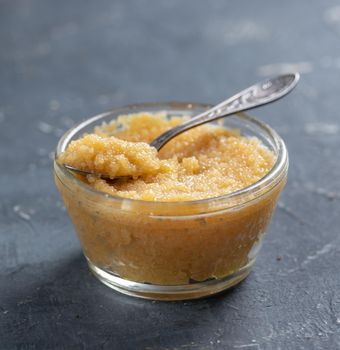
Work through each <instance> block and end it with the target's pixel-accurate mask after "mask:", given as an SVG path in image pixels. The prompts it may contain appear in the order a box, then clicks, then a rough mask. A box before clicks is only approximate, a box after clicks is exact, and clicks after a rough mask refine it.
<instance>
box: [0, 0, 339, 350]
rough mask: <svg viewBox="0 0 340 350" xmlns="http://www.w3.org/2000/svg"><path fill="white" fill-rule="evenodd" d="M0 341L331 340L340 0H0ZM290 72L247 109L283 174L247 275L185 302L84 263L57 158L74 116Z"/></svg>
mask: <svg viewBox="0 0 340 350" xmlns="http://www.w3.org/2000/svg"><path fill="white" fill-rule="evenodd" d="M0 44H1V50H0V77H1V80H0V81H1V87H0V164H1V166H0V167H1V168H0V169H1V170H0V199H1V204H0V348H1V349H100V348H102V349H250V350H253V349H254V350H259V349H262V350H263V349H340V292H339V290H340V273H339V270H340V248H339V247H340V244H339V243H340V235H339V227H340V215H339V214H340V210H339V209H340V205H339V199H340V179H339V172H340V165H339V163H340V162H339V160H340V159H339V158H340V157H339V148H340V137H339V135H340V122H339V120H340V116H339V114H340V112H339V109H340V7H339V5H338V2H337V1H329V0H327V1H317V0H313V1H295V0H289V1H284V2H283V1H281V2H274V1H269V0H268V1H264V0H262V1H261V0H260V1H244V0H242V1H234V2H227V1H222V0H214V1H209V2H208V1H203V0H202V1H198V0H189V1H180V0H173V1H160V0H151V1H144V0H134V1H124V0H119V1H109V0H107V1H67V0H62V1H60V0H59V1H52V0H41V1H38V0H8V1H4V0H2V1H0ZM287 64H288V68H290V66H289V64H293V68H294V67H297V68H298V69H299V70H300V71H301V73H302V80H301V83H300V85H299V87H298V88H297V90H296V91H295V92H294V93H293V94H292V95H290V96H289V97H288V98H287V99H285V100H283V101H280V102H278V103H277V104H276V105H272V106H270V107H265V108H263V109H261V110H258V111H256V112H254V113H253V114H254V115H256V116H258V117H260V118H261V119H263V120H265V121H267V122H269V123H270V124H271V125H272V126H273V127H274V128H276V129H277V130H278V131H279V132H280V133H281V135H282V136H283V137H284V139H285V140H286V141H287V145H288V148H289V151H290V157H291V167H290V179H289V182H288V184H287V187H286V189H285V192H284V194H283V196H282V197H281V201H280V206H279V208H278V210H277V212H276V214H275V217H274V220H273V223H272V225H271V226H270V229H269V235H268V236H267V237H266V240H265V242H264V247H263V249H262V252H261V254H260V257H259V258H258V261H257V264H256V266H255V269H254V271H253V273H252V274H251V275H250V276H249V278H248V279H247V280H246V281H245V282H244V283H242V284H240V285H239V286H237V287H235V288H234V289H233V290H231V291H229V292H227V293H224V294H222V295H219V296H216V297H213V298H210V299H204V300H199V301H190V302H173V303H164V302H151V301H143V300H136V299H132V298H129V297H126V296H123V295H119V294H117V293H115V292H113V291H111V290H110V289H109V288H107V287H105V286H104V285H102V284H100V283H99V282H98V281H97V280H96V279H95V278H94V277H93V276H92V275H91V274H90V273H89V271H88V269H87V266H86V263H85V260H84V258H83V257H82V254H81V250H80V246H79V243H78V241H77V239H76V237H75V234H74V232H73V228H72V226H71V224H70V221H69V219H68V217H67V214H66V212H65V211H64V209H63V205H62V203H61V201H60V197H59V195H58V193H57V191H56V189H55V187H54V183H53V178H52V171H51V159H50V158H49V155H50V154H51V152H53V150H54V147H55V145H56V142H57V139H58V137H59V136H60V134H61V133H62V132H63V131H64V130H66V129H67V128H68V127H69V126H70V124H71V123H72V121H74V122H77V121H80V120H81V119H84V118H85V117H87V116H91V115H93V114H95V113H98V112H101V111H105V110H107V109H110V108H111V107H114V106H120V105H124V104H127V103H133V102H142V101H165V100H194V101H202V102H217V101H219V100H221V99H223V98H225V97H226V96H228V95H230V94H232V93H233V92H236V91H237V90H238V89H241V88H244V87H246V86H247V85H248V84H250V83H253V82H255V81H257V80H258V79H260V78H262V77H264V76H267V75H271V74H275V73H277V72H279V71H282V70H285V69H287Z"/></svg>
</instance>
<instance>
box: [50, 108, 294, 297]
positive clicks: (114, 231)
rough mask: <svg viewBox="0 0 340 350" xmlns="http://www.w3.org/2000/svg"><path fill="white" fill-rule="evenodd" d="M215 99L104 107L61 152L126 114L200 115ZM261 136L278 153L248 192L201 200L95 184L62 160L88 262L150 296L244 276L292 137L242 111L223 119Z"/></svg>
mask: <svg viewBox="0 0 340 350" xmlns="http://www.w3.org/2000/svg"><path fill="white" fill-rule="evenodd" d="M208 107H209V106H208V105H204V104H195V103H178V102H172V103H148V104H138V105H131V106H127V107H123V108H119V109H115V110H113V111H110V112H107V113H104V114H100V115H98V116H95V117H93V118H90V119H88V120H86V121H85V122H83V123H80V124H79V125H77V126H75V127H74V128H72V129H71V130H69V131H68V132H66V133H65V135H64V136H63V137H62V138H61V139H60V141H59V143H58V146H57V150H56V157H58V155H59V154H60V153H61V152H62V151H64V150H65V149H66V147H67V145H68V144H69V142H70V141H72V140H74V139H77V138H79V137H81V136H82V135H83V134H84V133H89V132H92V131H93V129H94V127H95V126H96V125H100V124H101V123H102V122H109V121H111V120H112V119H115V118H117V117H118V116H119V115H121V114H129V113H136V112H142V111H143V112H151V113H152V112H159V111H164V112H165V113H166V114H167V116H169V117H171V116H174V115H176V116H178V115H189V116H194V115H197V114H198V113H200V112H202V111H203V110H205V109H207V108H208ZM222 122H223V125H224V126H226V127H228V128H236V129H240V131H241V134H242V135H246V136H256V137H257V138H259V139H260V140H261V141H262V142H263V143H264V144H265V145H266V146H267V147H268V148H269V149H270V150H272V151H273V153H274V154H275V155H276V162H275V165H274V167H273V168H272V170H271V171H270V172H269V173H268V174H267V175H266V176H265V177H264V178H262V179H261V180H259V181H258V182H257V183H255V184H253V185H251V186H249V187H246V188H244V189H242V190H240V191H237V192H234V193H231V194H227V195H224V196H219V197H216V198H209V199H204V200H197V201H186V202H147V201H139V200H132V199H127V198H121V197H114V196H110V195H108V194H105V193H102V192H99V191H96V190H94V189H93V188H92V187H90V186H89V185H87V184H86V183H84V182H82V181H81V180H80V179H79V178H77V177H76V176H74V175H73V174H72V173H70V172H69V171H67V170H66V169H65V168H64V167H63V166H60V165H59V164H58V163H56V162H54V172H55V181H56V185H57V187H58V189H59V191H60V193H61V195H62V197H63V200H64V203H65V206H66V208H67V210H68V213H69V215H70V217H71V219H72V222H73V224H74V227H75V229H76V232H77V234H78V237H79V240H80V243H81V245H82V248H83V252H84V255H85V257H86V258H87V261H88V264H89V267H90V269H91V270H92V272H93V273H94V274H95V276H96V277H97V278H98V279H99V280H100V281H101V282H103V283H104V284H106V285H108V286H109V287H111V288H113V289H115V290H117V291H119V292H122V293H125V294H129V295H133V296H136V297H141V298H149V299H162V300H183V299H194V298H199V297H203V296H207V295H211V294H214V293H218V292H220V291H222V290H225V289H227V288H229V287H231V286H233V285H235V284H237V283H239V282H240V281H241V280H243V279H244V278H245V277H246V276H247V275H248V274H249V272H250V269H251V267H252V265H253V263H254V261H255V259H256V256H257V254H258V252H259V248H260V245H261V241H262V237H263V234H264V233H265V230H266V228H267V226H268V224H269V222H270V220H271V217H272V213H273V210H274V209H275V206H276V203H277V200H278V197H279V194H280V192H281V190H282V189H283V187H284V185H285V183H286V178H287V170H288V155H287V149H286V147H285V144H284V142H283V141H282V139H281V138H280V137H279V135H278V134H277V133H276V132H275V131H274V130H273V129H271V128H270V127H269V126H268V125H266V124H264V123H262V122H260V121H258V120H256V119H254V118H251V117H249V116H246V115H245V114H239V115H235V116H231V117H227V118H224V119H223V120H222Z"/></svg>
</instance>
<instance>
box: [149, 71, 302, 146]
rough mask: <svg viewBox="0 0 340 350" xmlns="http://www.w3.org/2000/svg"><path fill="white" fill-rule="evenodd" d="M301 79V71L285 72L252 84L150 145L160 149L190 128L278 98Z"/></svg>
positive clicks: (164, 134)
mask: <svg viewBox="0 0 340 350" xmlns="http://www.w3.org/2000/svg"><path fill="white" fill-rule="evenodd" d="M299 79H300V75H299V73H292V74H284V75H279V76H277V77H275V78H272V79H269V80H266V81H262V82H259V83H257V84H255V85H252V86H250V87H249V88H247V89H245V90H243V91H241V92H239V93H237V94H236V95H234V96H232V97H230V98H228V99H227V100H225V101H223V102H221V103H220V104H218V105H216V106H214V107H213V108H211V109H209V110H207V111H205V112H203V113H201V114H199V115H198V116H196V117H194V118H191V119H190V120H188V121H187V122H185V123H183V124H180V125H177V126H176V127H174V128H172V129H170V130H168V131H166V132H164V133H163V134H162V135H160V136H159V137H157V138H156V139H155V140H153V141H152V142H151V144H150V145H151V146H153V147H155V148H156V149H157V150H158V151H159V150H160V149H161V148H162V147H163V146H164V145H165V144H166V143H167V142H169V141H170V140H171V139H172V138H174V137H175V136H177V135H179V134H181V133H182V132H184V131H186V130H188V129H191V128H193V127H196V126H198V125H201V124H204V123H207V122H211V121H213V120H216V119H219V118H224V117H227V116H229V115H231V114H235V113H238V112H242V111H246V110H248V109H251V108H255V107H259V106H262V105H265V104H267V103H270V102H273V101H275V100H278V99H279V98H281V97H283V96H285V95H286V94H288V93H289V92H290V91H292V90H293V88H294V87H295V86H296V84H297V83H298V81H299Z"/></svg>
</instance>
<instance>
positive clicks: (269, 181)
mask: <svg viewBox="0 0 340 350" xmlns="http://www.w3.org/2000/svg"><path fill="white" fill-rule="evenodd" d="M211 106H212V105H211V104H207V103H200V102H179V101H170V102H144V103H135V104H128V105H125V106H122V107H117V108H113V109H111V110H109V111H107V112H103V113H100V114H96V115H94V116H92V117H90V118H88V119H86V120H84V121H81V122H79V123H77V124H76V125H74V126H73V127H72V128H70V129H69V130H68V131H66V132H65V133H64V134H63V135H62V136H61V138H60V139H59V141H58V144H57V148H56V151H55V154H54V173H55V175H56V176H57V177H58V179H59V180H60V181H61V182H62V183H63V184H64V181H62V179H61V178H60V176H59V174H58V173H57V171H56V169H58V172H60V173H61V174H62V175H63V176H65V177H66V178H67V179H69V180H70V181H72V182H73V183H74V184H75V185H77V186H79V187H80V188H81V189H82V190H84V191H85V192H87V193H90V194H92V195H97V196H99V197H102V198H103V199H106V200H112V201H114V202H116V203H123V202H124V204H129V203H130V204H131V205H133V204H138V205H143V206H155V205H156V206H164V207H165V206H167V207H168V206H176V205H177V206H178V205H185V206H196V205H207V204H208V205H209V204H210V203H216V202H221V201H222V202H223V201H229V200H230V201H231V200H234V199H239V198H241V197H242V196H249V195H250V194H252V195H253V196H251V198H250V199H248V200H246V198H245V200H244V201H241V202H242V204H246V203H247V202H248V201H252V200H253V199H254V197H255V198H257V197H258V196H259V195H262V194H263V193H267V192H268V191H269V190H270V189H272V188H273V187H275V185H276V184H277V183H279V182H280V180H281V179H282V178H283V177H284V176H285V174H286V172H287V169H288V151H287V148H286V145H285V143H284V141H283V140H282V138H281V137H280V136H279V134H278V133H277V132H276V131H275V130H274V129H273V128H271V127H270V126H269V125H268V124H266V123H264V122H262V121H260V120H258V119H256V118H254V117H250V116H249V115H247V114H245V113H243V112H241V113H237V114H234V115H232V116H233V117H236V118H238V119H240V120H242V121H244V122H247V123H249V124H253V125H255V126H257V127H259V128H260V129H261V130H262V131H264V132H265V133H266V135H267V136H269V137H270V138H271V141H272V142H273V144H274V145H275V148H276V153H277V154H276V156H277V157H276V161H275V164H274V165H273V167H272V168H271V170H270V171H269V172H268V173H267V174H266V175H265V176H264V177H262V178H261V179H259V180H258V181H257V182H255V183H253V184H251V185H249V186H247V187H244V188H242V189H240V190H238V191H235V192H231V193H228V194H224V195H220V196H217V197H210V198H205V199H199V200H188V201H146V200H141V199H132V198H126V197H119V196H115V195H112V194H109V193H105V192H101V191H98V190H96V189H94V188H93V187H91V186H89V185H88V184H86V183H84V182H83V181H81V180H79V179H78V178H77V177H75V176H74V175H73V174H72V173H71V172H70V171H69V170H67V169H66V168H65V167H63V166H62V165H60V164H59V163H58V162H57V161H56V160H57V158H58V155H59V154H60V153H61V152H63V151H64V150H65V148H66V146H67V145H68V143H69V142H70V141H71V139H72V137H73V136H74V135H75V134H76V133H78V132H79V131H80V130H81V129H83V128H85V127H86V126H88V125H90V124H92V123H95V122H97V121H100V120H101V119H103V118H105V117H107V116H109V115H111V114H116V113H120V114H131V113H134V112H135V111H137V110H141V109H143V108H145V109H151V108H153V109H155V108H157V109H155V112H160V111H170V110H172V109H173V110H174V112H175V111H176V110H178V111H185V110H188V111H190V110H194V109H198V108H201V109H202V108H203V109H207V108H210V107H211ZM158 108H159V109H158ZM134 110H135V111H134ZM150 112H151V111H150ZM64 185H65V184H64ZM71 190H72V189H71ZM237 202H238V204H237V205H235V206H239V205H240V201H237ZM124 207H125V205H124ZM232 207H233V205H231V208H232Z"/></svg>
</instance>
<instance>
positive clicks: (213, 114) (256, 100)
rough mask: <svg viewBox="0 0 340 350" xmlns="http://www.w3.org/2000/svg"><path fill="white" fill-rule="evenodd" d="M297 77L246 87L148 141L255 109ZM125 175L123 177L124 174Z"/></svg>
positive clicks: (290, 86)
mask: <svg viewBox="0 0 340 350" xmlns="http://www.w3.org/2000/svg"><path fill="white" fill-rule="evenodd" d="M299 79H300V75H299V73H291V74H284V75H279V76H277V77H275V78H272V79H269V80H266V81H262V82H259V83H257V84H255V85H252V86H250V87H248V88H247V89H245V90H243V91H241V92H239V93H237V94H236V95H234V96H232V97H230V98H228V99H227V100H225V101H223V102H221V103H219V104H218V105H216V106H214V107H212V108H210V109H209V110H207V111H205V112H203V113H201V114H199V115H197V116H196V117H193V118H191V119H190V120H188V121H186V122H184V123H183V124H180V125H177V126H175V127H173V128H172V129H170V130H168V131H166V132H164V133H163V134H162V135H160V136H158V137H157V138H156V139H155V140H153V141H152V142H151V143H150V146H152V147H155V148H156V149H157V151H159V150H160V149H161V148H162V147H163V146H164V145H165V144H166V143H168V142H169V141H170V140H171V139H173V138H174V137H175V136H177V135H179V134H181V133H182V132H184V131H186V130H189V129H191V128H194V127H196V126H199V125H202V124H205V123H208V122H211V121H213V120H216V119H220V118H224V117H227V116H229V115H232V114H235V113H238V112H242V111H246V110H249V109H252V108H256V107H259V106H262V105H265V104H268V103H271V102H274V101H276V100H278V99H280V98H281V97H283V96H285V95H287V94H288V93H289V92H290V91H292V90H293V88H294V87H295V86H296V84H297V83H298V81H299ZM64 166H65V168H66V169H68V170H71V171H74V172H77V173H79V174H81V175H89V174H92V175H100V177H102V178H110V177H109V176H108V175H104V174H95V173H93V172H89V171H84V170H80V169H77V168H74V167H72V166H69V165H67V164H64ZM124 177H126V176H124ZM117 178H118V177H117Z"/></svg>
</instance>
